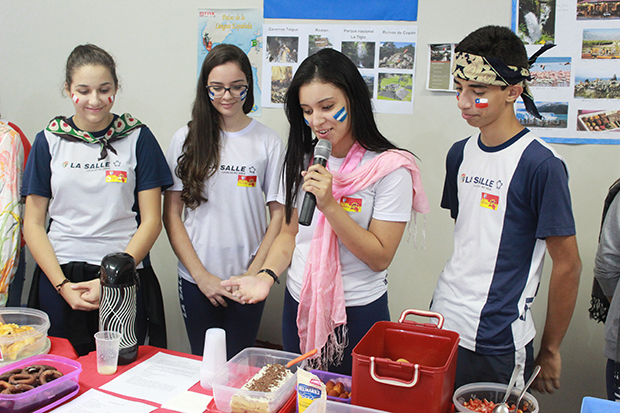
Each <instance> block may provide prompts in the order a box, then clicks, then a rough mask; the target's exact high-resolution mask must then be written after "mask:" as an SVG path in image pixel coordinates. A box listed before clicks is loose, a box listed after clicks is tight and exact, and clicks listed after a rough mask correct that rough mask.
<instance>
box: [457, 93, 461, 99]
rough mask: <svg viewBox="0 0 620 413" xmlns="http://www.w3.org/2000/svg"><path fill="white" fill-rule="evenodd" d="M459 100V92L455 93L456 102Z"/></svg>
mask: <svg viewBox="0 0 620 413" xmlns="http://www.w3.org/2000/svg"><path fill="white" fill-rule="evenodd" d="M460 98H461V93H460V92H456V100H459V99H460Z"/></svg>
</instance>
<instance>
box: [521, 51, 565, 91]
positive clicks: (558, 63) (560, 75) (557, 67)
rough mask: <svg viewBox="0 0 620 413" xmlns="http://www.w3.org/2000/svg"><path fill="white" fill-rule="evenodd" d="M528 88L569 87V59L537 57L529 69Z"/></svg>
mask: <svg viewBox="0 0 620 413" xmlns="http://www.w3.org/2000/svg"><path fill="white" fill-rule="evenodd" d="M530 74H531V75H532V80H531V81H530V87H570V74H571V58H570V57H544V56H543V57H539V58H538V60H536V63H534V64H533V65H532V66H531V67H530Z"/></svg>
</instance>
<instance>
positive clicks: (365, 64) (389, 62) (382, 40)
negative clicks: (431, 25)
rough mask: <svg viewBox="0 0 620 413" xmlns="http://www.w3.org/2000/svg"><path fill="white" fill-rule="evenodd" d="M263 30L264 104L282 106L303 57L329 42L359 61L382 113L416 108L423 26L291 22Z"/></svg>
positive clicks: (327, 44)
mask: <svg viewBox="0 0 620 413" xmlns="http://www.w3.org/2000/svg"><path fill="white" fill-rule="evenodd" d="M263 31H264V34H263V44H264V46H265V47H264V49H263V78H262V90H263V91H264V93H263V95H262V106H263V107H282V104H283V102H284V95H285V93H286V90H287V89H288V86H289V85H290V83H291V81H292V80H293V76H294V74H295V71H296V70H297V68H298V67H299V65H300V64H301V62H303V61H304V59H305V58H306V57H308V56H310V55H312V54H314V53H316V52H317V51H319V50H320V49H323V48H327V47H329V48H332V49H336V50H338V51H340V52H342V53H344V54H345V55H346V56H347V57H349V58H350V59H351V61H352V62H353V63H354V64H355V65H356V66H357V68H358V69H359V71H360V73H361V75H362V77H363V78H364V80H365V81H366V85H367V87H368V90H369V92H370V96H371V97H372V99H373V105H374V107H375V110H376V111H377V112H379V113H398V114H411V113H413V92H414V90H413V86H414V84H415V82H414V73H415V49H416V43H417V26H411V25H399V24H376V25H374V24H373V25H355V24H327V23H317V24H293V23H291V24H265V26H264V30H263Z"/></svg>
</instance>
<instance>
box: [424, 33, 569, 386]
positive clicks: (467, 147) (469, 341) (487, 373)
mask: <svg viewBox="0 0 620 413" xmlns="http://www.w3.org/2000/svg"><path fill="white" fill-rule="evenodd" d="M549 47H551V45H548V46H547V45H546V46H543V48H542V49H541V50H540V51H539V52H537V53H536V54H535V55H534V56H533V57H532V58H531V59H530V60H529V61H528V58H527V54H526V50H525V47H524V46H523V43H522V42H521V40H520V39H519V37H518V36H516V35H515V34H514V33H513V32H512V31H511V30H510V29H508V28H506V27H500V26H486V27H482V28H480V29H478V30H476V31H474V32H472V33H471V34H469V35H468V36H467V37H466V38H465V39H463V41H461V42H460V43H459V44H458V46H457V48H456V49H455V52H456V55H455V62H454V65H453V69H452V74H453V76H454V80H455V84H456V91H457V95H456V96H457V105H458V107H459V109H460V110H461V115H462V117H463V119H465V121H467V123H468V124H469V125H470V126H474V127H477V128H479V129H480V133H479V134H476V135H473V136H470V137H469V138H467V139H464V140H462V141H459V142H457V143H455V144H454V145H453V146H452V148H451V149H450V151H449V153H448V155H447V160H446V178H445V183H444V192H443V197H442V201H441V206H442V207H443V208H446V209H449V210H450V213H451V216H452V218H454V220H455V228H454V252H453V253H452V256H451V258H450V260H449V261H448V262H447V263H446V266H445V267H444V270H443V272H442V273H441V275H440V277H439V280H438V283H437V287H436V289H435V293H434V295H433V302H432V304H431V309H432V310H433V311H436V312H439V313H441V314H443V315H444V317H445V324H444V328H445V329H448V330H454V331H457V332H458V333H459V335H460V337H461V340H460V343H459V353H458V357H457V372H456V380H455V388H458V387H460V386H462V385H464V384H467V383H472V382H483V381H487V382H488V381H492V382H499V383H508V381H509V379H510V376H511V374H512V371H513V368H514V367H515V365H517V364H519V365H522V366H524V367H525V368H524V369H522V370H521V372H520V374H519V376H518V379H517V386H518V387H522V386H523V384H524V381H525V379H527V378H528V377H529V376H530V375H531V373H532V371H533V369H534V366H535V365H536V364H539V365H540V366H541V367H542V370H541V372H540V375H539V376H538V378H537V379H536V382H535V383H534V385H533V387H534V388H535V389H537V390H539V391H541V392H550V393H552V392H553V391H554V390H555V389H557V388H559V379H560V371H561V364H562V363H561V358H560V344H561V342H562V340H563V338H564V335H565V333H566V330H567V329H568V325H569V323H570V319H571V317H572V314H573V310H574V307H575V302H576V299H577V290H578V286H579V276H580V273H581V260H580V258H579V252H578V249H577V242H576V238H575V222H574V219H573V214H572V207H571V200H570V193H569V189H568V171H567V167H566V165H565V163H564V160H563V159H562V158H561V157H560V156H559V155H558V154H557V153H556V152H555V151H554V150H553V149H552V148H551V147H549V146H548V145H547V144H546V143H545V142H543V141H542V140H540V139H539V138H538V137H537V136H535V135H534V134H533V133H532V132H530V131H529V130H528V129H527V128H524V127H523V126H522V125H521V124H520V123H519V122H518V120H517V118H516V115H515V111H514V103H515V101H516V100H517V98H519V97H521V98H522V99H523V101H524V103H525V108H526V110H527V111H528V112H529V113H531V114H532V115H533V116H536V117H539V118H540V114H539V113H538V110H537V109H536V105H535V104H534V100H533V97H532V94H531V92H530V90H529V87H528V84H527V81H528V80H529V79H530V74H529V67H530V65H531V64H533V62H534V61H535V58H536V56H537V55H539V54H540V53H542V52H543V51H544V50H546V49H547V48H549ZM545 251H548V252H549V255H550V257H551V260H552V262H553V268H552V270H551V278H550V283H549V296H548V309H547V316H546V322H545V327H544V330H543V336H542V342H541V346H540V349H539V352H538V356H537V357H536V359H534V349H533V339H534V336H535V334H536V331H535V328H534V322H533V320H532V314H531V309H530V307H531V305H532V304H533V302H534V298H535V297H536V293H537V291H538V287H539V283H540V278H541V274H542V268H543V259H544V256H545Z"/></svg>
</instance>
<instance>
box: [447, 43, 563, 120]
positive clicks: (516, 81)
mask: <svg viewBox="0 0 620 413" xmlns="http://www.w3.org/2000/svg"><path fill="white" fill-rule="evenodd" d="M554 46H555V45H554V44H545V45H544V46H543V47H541V48H540V50H538V51H537V52H536V53H534V55H533V56H532V57H530V59H529V60H528V65H529V66H531V65H532V64H534V62H535V61H536V59H537V58H538V56H540V55H541V54H542V53H544V52H545V51H547V50H548V49H550V48H552V47H554ZM452 75H453V76H454V77H458V78H459V79H463V80H471V81H474V82H479V83H484V84H485V85H493V86H510V85H521V86H523V93H522V94H521V98H522V99H523V103H524V104H525V110H526V111H528V112H529V113H530V114H532V115H533V116H535V117H537V118H538V119H541V118H542V116H541V115H540V113H538V109H537V108H536V104H535V103H534V96H533V95H532V91H531V90H530V87H529V86H528V84H527V81H528V80H531V76H530V71H529V68H524V67H521V68H519V67H516V66H508V65H506V64H505V63H504V62H502V61H501V60H499V59H496V58H493V57H484V56H478V55H475V54H470V53H467V52H457V53H456V55H455V57H454V63H453V65H452Z"/></svg>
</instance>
